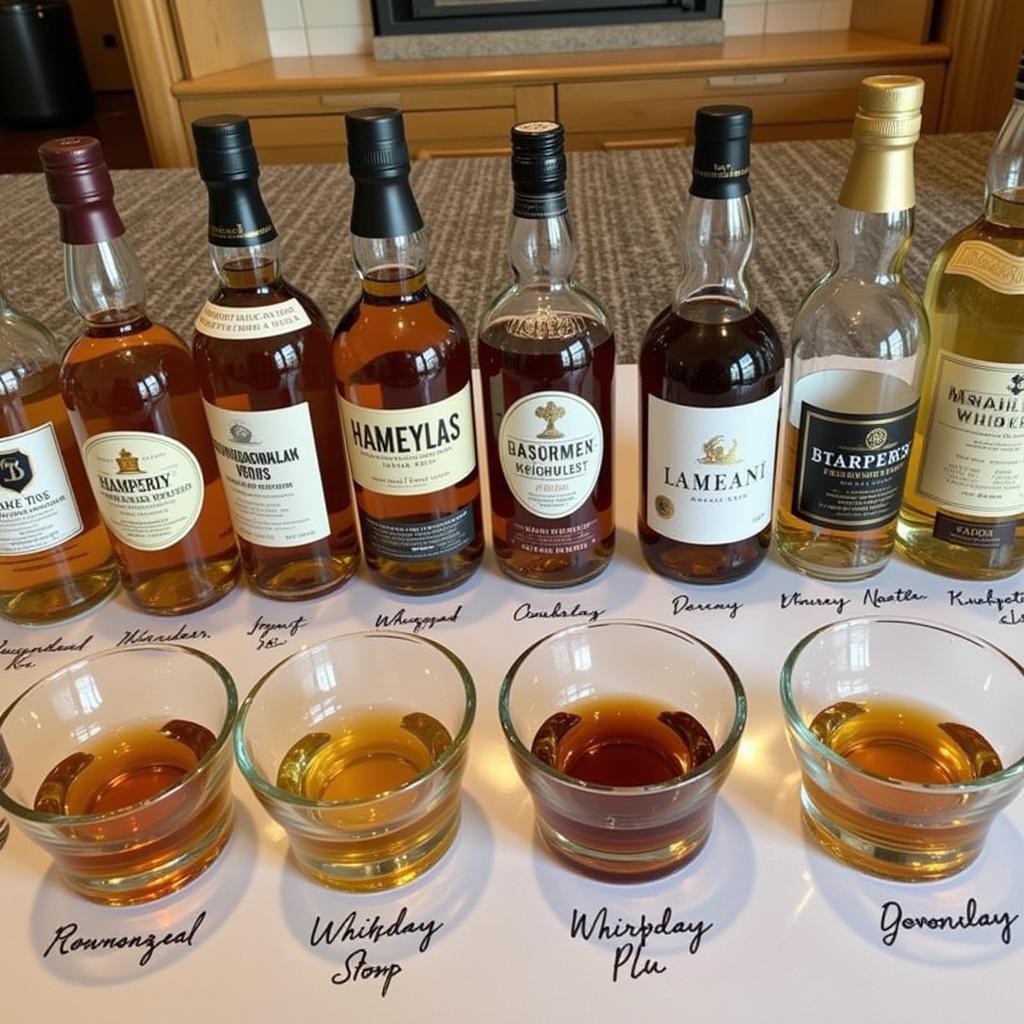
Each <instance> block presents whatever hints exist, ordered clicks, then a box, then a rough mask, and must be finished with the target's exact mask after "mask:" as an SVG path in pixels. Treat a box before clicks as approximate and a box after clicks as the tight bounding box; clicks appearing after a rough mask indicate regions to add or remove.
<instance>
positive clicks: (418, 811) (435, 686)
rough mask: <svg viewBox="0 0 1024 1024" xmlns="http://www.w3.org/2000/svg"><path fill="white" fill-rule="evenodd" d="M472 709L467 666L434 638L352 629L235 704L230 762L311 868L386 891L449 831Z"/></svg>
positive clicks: (444, 842)
mask: <svg viewBox="0 0 1024 1024" xmlns="http://www.w3.org/2000/svg"><path fill="white" fill-rule="evenodd" d="M475 711H476V691H475V689H474V687H473V680H472V678H471V677H470V675H469V672H468V671H467V670H466V667H465V665H463V664H462V662H461V661H459V659H458V658H456V657H455V656H454V655H453V654H452V653H451V652H450V651H448V650H446V649H445V648H444V647H442V646H441V645H440V644H438V643H435V642H433V641H432V640H427V639H425V638H424V637H420V636H414V635H412V634H409V633H399V632H389V631H386V630H373V631H367V632H364V633H349V634H346V635H344V636H339V637H334V638H333V639H331V640H327V641H325V642H323V643H319V644H315V645H313V646H311V647H307V648H304V649H303V650H301V651H299V652H298V653H296V654H294V655H292V656H291V657H290V658H286V659H285V660H284V661H282V662H281V663H280V664H278V665H277V666H275V667H274V668H272V669H271V670H270V671H269V672H268V673H267V674H266V675H265V676H264V677H263V678H262V679H261V680H260V681H259V682H258V683H257V684H256V686H255V687H254V689H253V690H252V692H251V693H250V694H249V696H248V697H247V698H246V700H245V702H244V703H243V705H242V709H241V711H240V712H239V716H238V722H237V724H236V726H235V756H236V758H237V760H238V764H239V767H240V768H241V770H242V774H243V775H244V776H245V779H246V781H247V782H248V783H249V785H250V786H251V787H252V789H253V792H254V793H255V794H256V797H257V798H258V799H259V801H260V803H261V804H262V805H263V806H264V808H265V809H266V810H267V812H268V813H269V814H270V816H271V817H272V818H273V819H274V820H275V821H276V822H277V823H278V824H279V825H281V827H282V828H283V829H284V830H285V832H286V833H287V834H288V839H289V842H290V844H291V849H292V853H293V854H294V856H295V859H296V861H297V862H298V865H299V867H300V868H301V869H302V870H303V871H304V872H305V873H306V874H308V875H309V876H310V877H312V878H313V879H315V880H316V881H317V882H320V883H321V884H323V885H328V886H331V887H333V888H337V889H347V890H350V891H355V892H365V891H372V890H377V889H390V888H393V887H395V886H399V885H403V884H405V883H407V882H410V881H412V880H413V879H414V878H417V877H419V876H420V875H422V874H423V873H424V872H425V871H427V870H428V869H429V868H430V867H432V866H433V865H434V864H435V863H437V861H438V860H440V858H441V857H442V856H443V854H444V853H445V851H446V850H447V849H448V848H449V847H450V846H451V844H452V842H453V840H454V839H455V836H456V834H457V832H458V829H459V821H460V819H461V783H462V774H463V771H464V769H465V766H466V758H467V752H468V748H467V741H468V738H469V730H470V727H471V725H472V724H473V716H474V714H475ZM410 744H411V746H410ZM414 748H415V750H416V751H418V754H416V755H413V754H408V755H407V754H406V753H403V751H406V752H408V751H412V750H413V749H414ZM424 751H426V752H427V753H426V754H424ZM421 755H422V756H421ZM403 758H405V759H406V760H407V761H408V763H407V764H404V765H403V763H402V760H403ZM414 758H420V759H419V760H416V759H414ZM382 760H383V762H384V763H385V768H378V767H375V766H374V765H375V761H376V762H381V761H382ZM283 766H284V767H283ZM403 768H404V769H405V770H404V772H403ZM282 773H284V775H285V776H286V779H285V778H282ZM367 773H378V774H376V775H374V774H367ZM389 773H390V774H389ZM350 778H355V779H356V782H354V783H352V784H351V785H349V783H348V781H347V780H348V779H350ZM377 778H379V779H380V780H381V782H380V783H375V779H377ZM393 779H398V780H400V781H399V782H398V783H397V784H395V785H391V784H390V783H389V780H393ZM311 780H312V781H311ZM375 785H379V786H380V787H381V788H379V790H377V789H375Z"/></svg>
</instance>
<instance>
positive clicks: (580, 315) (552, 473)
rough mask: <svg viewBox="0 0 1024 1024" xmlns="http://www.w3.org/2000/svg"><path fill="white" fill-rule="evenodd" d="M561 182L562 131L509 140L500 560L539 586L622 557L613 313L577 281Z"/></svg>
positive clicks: (539, 129) (500, 386)
mask: <svg viewBox="0 0 1024 1024" xmlns="http://www.w3.org/2000/svg"><path fill="white" fill-rule="evenodd" d="M565 177H566V165H565V133H564V131H563V129H562V126H561V125H559V124H555V123H554V122H551V121H535V122H530V123H527V124H521V125H517V126H516V127H515V128H513V129H512V180H513V186H514V189H515V199H514V204H513V208H512V224H511V228H510V230H509V263H510V265H511V268H512V276H513V281H512V284H511V285H509V287H508V288H506V289H505V290H504V291H503V292H502V293H501V294H500V295H498V296H497V298H495V299H494V301H493V302H492V303H491V305H490V307H489V308H488V310H487V312H486V313H485V314H484V318H483V321H482V322H481V325H480V343H479V355H480V376H481V387H482V389H483V399H484V424H485V426H484V433H485V439H486V444H487V463H488V479H489V481H490V496H491V525H492V528H493V532H494V548H495V554H496V555H497V557H498V564H499V565H500V566H501V568H502V569H503V570H504V571H505V572H506V573H508V574H509V575H510V576H512V577H513V578H514V579H518V580H521V581H522V582H524V583H530V584H533V585H534V586H541V587H564V586H570V585H572V584H574V583H580V582H582V581H584V580H588V579H591V578H592V577H594V576H596V575H598V574H599V573H600V572H601V571H602V570H603V569H604V568H605V567H606V566H607V565H608V563H609V561H610V560H611V557H612V552H613V550H614V546H615V513H614V508H613V505H612V449H613V439H614V433H613V427H612V422H613V420H612V413H613V408H612V406H613V399H612V384H613V377H614V373H615V342H614V339H613V336H612V329H611V325H610V322H609V318H608V314H607V313H606V312H605V310H604V308H603V307H602V306H601V304H600V303H599V302H598V300H597V299H595V298H594V297H593V296H592V295H590V294H589V293H588V292H586V291H585V290H584V289H582V288H581V287H580V286H579V285H578V284H577V283H576V281H575V280H574V279H573V277H572V271H573V264H574V263H575V261H576V244H575V240H574V238H573V232H572V227H571V225H570V222H569V208H568V203H567V200H566V194H565Z"/></svg>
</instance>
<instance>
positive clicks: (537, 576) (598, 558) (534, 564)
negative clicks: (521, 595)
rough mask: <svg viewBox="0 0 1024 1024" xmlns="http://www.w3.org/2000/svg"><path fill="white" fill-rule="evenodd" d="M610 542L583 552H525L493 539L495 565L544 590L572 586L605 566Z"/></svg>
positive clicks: (588, 579) (607, 560)
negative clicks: (555, 553) (496, 559)
mask: <svg viewBox="0 0 1024 1024" xmlns="http://www.w3.org/2000/svg"><path fill="white" fill-rule="evenodd" d="M614 550H615V545H614V542H613V543H611V544H608V545H602V546H601V547H600V548H597V549H595V550H594V551H590V552H587V553H586V554H585V555H529V554H525V553H524V552H521V551H516V550H515V549H514V548H510V547H508V546H506V545H499V544H498V543H497V542H495V545H494V553H495V555H497V558H498V568H499V569H501V571H502V572H503V573H504V574H505V575H506V576H508V577H510V578H511V579H514V580H515V581H516V582H517V583H525V584H527V585H528V586H531V587H539V588H541V589H544V590H560V589H562V588H564V587H575V586H577V585H579V584H580V583H587V582H588V581H590V580H593V579H596V578H597V577H598V576H600V575H601V573H603V572H604V571H605V569H607V568H608V566H609V565H610V564H611V560H612V552H613V551H614Z"/></svg>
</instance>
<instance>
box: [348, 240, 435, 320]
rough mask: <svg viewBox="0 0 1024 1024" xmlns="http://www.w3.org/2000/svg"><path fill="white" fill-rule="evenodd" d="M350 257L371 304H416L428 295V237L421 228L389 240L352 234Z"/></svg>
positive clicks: (364, 295)
mask: <svg viewBox="0 0 1024 1024" xmlns="http://www.w3.org/2000/svg"><path fill="white" fill-rule="evenodd" d="M352 256H353V258H354V260H355V265H356V271H357V272H358V274H359V278H360V281H361V282H362V286H363V297H364V298H365V299H367V300H368V301H370V302H381V303H391V302H415V301H419V300H420V299H422V298H425V297H426V295H427V236H426V232H425V231H424V230H423V229H422V228H421V229H420V230H419V231H413V232H411V233H410V234H407V235H396V236H394V237H392V238H364V237H362V236H360V235H352Z"/></svg>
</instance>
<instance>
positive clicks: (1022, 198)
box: [985, 99, 1024, 227]
mask: <svg viewBox="0 0 1024 1024" xmlns="http://www.w3.org/2000/svg"><path fill="white" fill-rule="evenodd" d="M985 219H986V220H987V221H990V222H992V223H994V224H1003V225H1006V226H1007V227H1024V100H1018V99H1015V100H1014V101H1013V104H1012V105H1011V107H1010V112H1009V114H1007V115H1006V120H1005V121H1004V122H1003V126H1002V128H1001V129H1000V130H999V135H998V136H997V137H996V142H995V145H994V146H993V147H992V154H991V156H989V159H988V169H987V171H986V173H985Z"/></svg>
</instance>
